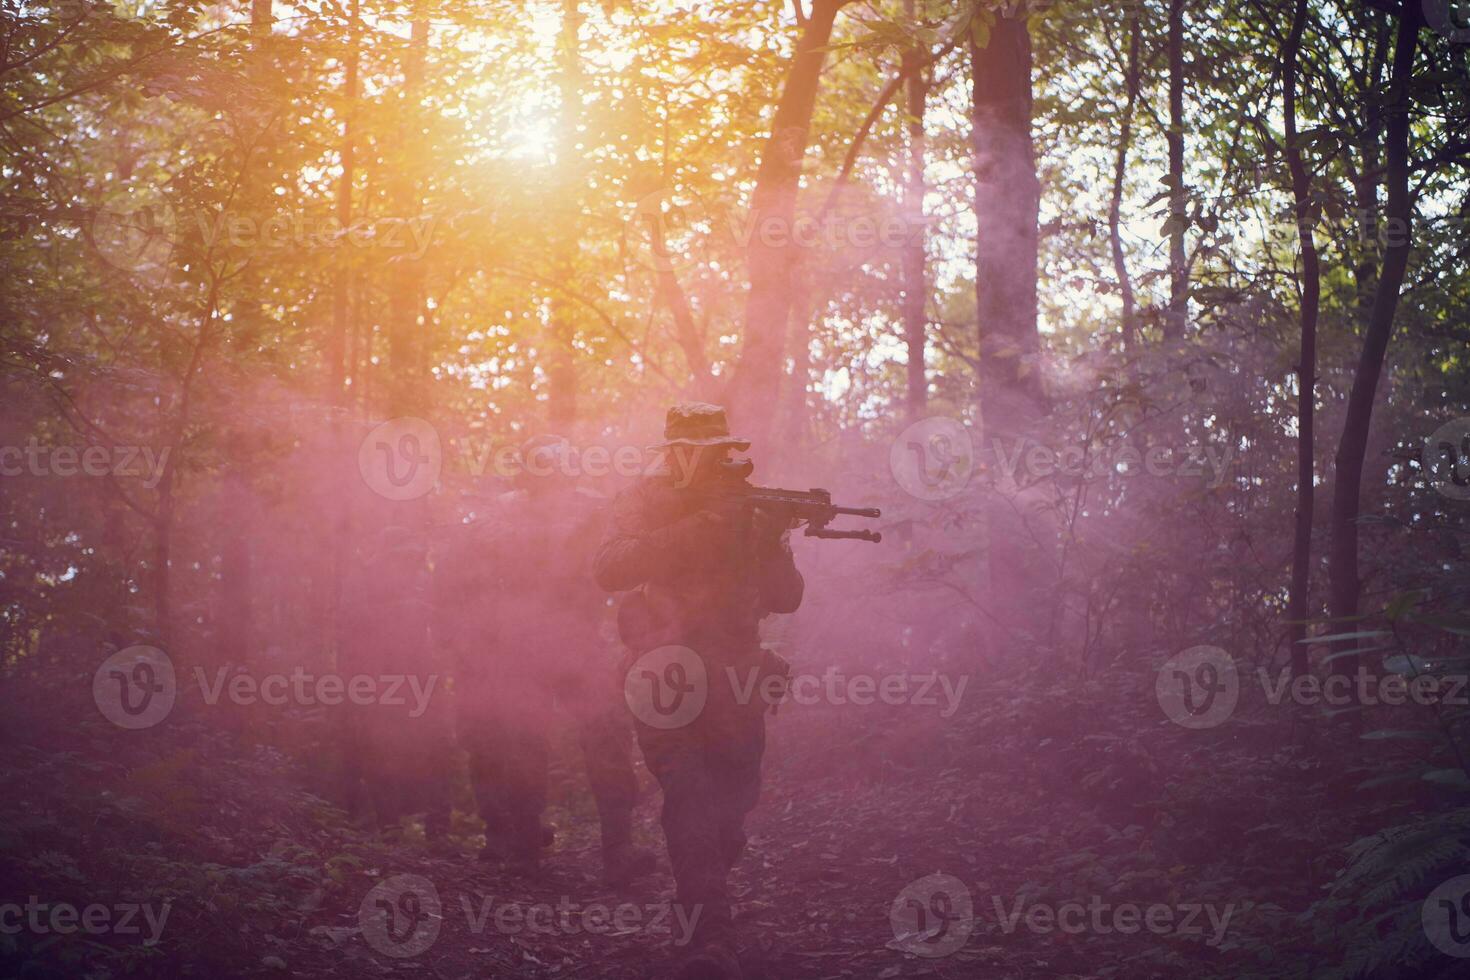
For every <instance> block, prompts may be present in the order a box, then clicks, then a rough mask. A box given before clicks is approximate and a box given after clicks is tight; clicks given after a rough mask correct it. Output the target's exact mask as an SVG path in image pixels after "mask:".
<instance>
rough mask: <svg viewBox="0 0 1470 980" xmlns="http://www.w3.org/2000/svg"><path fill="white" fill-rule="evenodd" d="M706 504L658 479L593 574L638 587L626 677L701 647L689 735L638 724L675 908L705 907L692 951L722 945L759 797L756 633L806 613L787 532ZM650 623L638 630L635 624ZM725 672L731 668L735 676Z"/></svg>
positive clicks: (627, 497)
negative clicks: (736, 521) (702, 682)
mask: <svg viewBox="0 0 1470 980" xmlns="http://www.w3.org/2000/svg"><path fill="white" fill-rule="evenodd" d="M700 510H701V501H700V497H699V495H697V494H695V493H691V492H687V491H684V490H681V489H678V488H677V487H675V486H674V481H673V479H672V477H670V476H667V475H652V476H648V477H645V478H644V479H643V480H642V481H640V482H639V483H638V484H636V485H634V486H633V487H631V488H629V489H627V490H625V491H623V493H621V494H620V495H619V496H618V498H617V500H616V502H615V504H614V507H613V515H612V520H611V523H610V526H609V527H608V530H607V533H606V535H605V537H604V538H603V543H602V547H601V548H600V549H599V551H598V554H597V558H596V561H595V563H594V571H595V574H596V577H597V582H598V584H599V585H601V586H602V587H603V588H605V589H607V590H609V591H625V590H637V591H636V592H635V593H634V594H633V595H632V596H629V597H628V598H625V599H624V602H623V609H622V610H621V611H620V613H619V622H620V625H622V626H623V628H624V640H625V641H626V642H628V644H629V647H630V650H629V656H628V657H627V658H626V659H625V662H624V663H625V670H626V668H627V667H628V666H630V665H631V663H632V662H633V661H634V660H635V659H636V657H637V656H638V655H639V654H641V653H643V652H646V651H648V650H651V649H654V648H656V647H660V646H665V645H680V646H685V647H688V648H690V649H692V650H694V651H695V652H696V653H697V654H698V655H699V656H700V658H701V659H702V660H703V662H704V666H705V674H706V678H707V681H708V692H707V699H706V702H705V705H704V707H703V709H702V710H701V711H700V712H699V714H698V715H697V716H696V717H695V718H694V719H693V720H692V721H691V722H689V723H688V724H686V725H683V726H682V727H677V728H669V729H660V728H654V727H651V726H649V725H647V724H645V723H644V722H643V721H642V720H639V721H637V722H636V723H635V727H636V729H637V732H638V741H639V744H640V746H641V747H642V749H643V754H644V758H645V760H646V761H647V763H648V767H649V769H650V770H651V771H652V772H653V774H654V776H655V777H656V778H657V779H658V781H659V785H660V786H661V787H662V789H663V795H664V805H663V817H662V820H663V829H664V836H665V838H666V840H667V843H668V850H669V859H670V862H671V863H672V865H673V871H674V879H675V882H676V884H677V886H678V900H679V901H680V903H682V904H683V905H685V907H687V908H691V909H694V908H698V909H699V915H700V918H699V920H698V925H697V927H696V932H695V943H696V946H698V945H700V944H707V943H711V942H727V941H728V935H727V934H728V931H729V927H730V921H731V911H730V900H729V894H728V885H727V879H728V877H729V872H730V869H731V868H732V867H733V866H734V864H735V862H736V860H737V859H738V858H739V857H740V854H741V852H742V851H743V850H744V847H745V840H746V839H745V833H744V829H743V825H744V821H745V815H746V814H747V813H748V812H749V811H750V810H751V809H752V808H754V806H755V803H756V800H757V798H758V797H759V795H760V764H761V755H762V753H763V751H764V749H765V719H764V713H765V709H766V707H767V705H766V703H765V701H763V700H762V699H761V698H760V697H759V696H755V697H748V698H746V699H745V703H741V702H740V699H739V698H738V697H737V690H739V688H738V687H737V686H735V685H733V684H732V680H736V681H738V682H739V683H740V684H744V683H745V682H746V679H747V678H748V677H749V676H750V675H749V673H748V672H749V671H750V670H752V669H753V670H756V671H762V670H763V669H765V668H766V667H767V665H768V662H769V657H768V655H767V654H766V653H765V652H764V651H763V650H762V648H761V646H760V640H759V635H758V631H757V625H758V623H759V622H760V620H761V619H762V618H763V617H764V616H765V615H767V614H768V613H772V612H792V611H794V610H795V609H796V607H797V606H798V605H800V604H801V597H802V590H803V582H802V577H801V574H800V573H799V572H798V571H797V570H796V566H795V564H794V562H793V561H792V556H791V549H790V545H789V543H788V541H787V536H786V534H785V533H779V534H775V535H770V536H767V537H765V538H760V537H758V536H752V535H751V534H749V533H741V532H740V531H739V530H738V529H737V528H735V527H732V526H717V525H714V524H711V523H710V522H709V521H707V520H705V519H704V518H702V517H701V515H700V513H699V512H700ZM639 620H642V621H643V622H645V623H650V624H655V625H653V626H652V627H651V628H649V629H640V628H639V627H637V626H633V625H630V623H633V622H636V621H639ZM727 668H732V669H733V678H732V674H731V672H730V671H729V670H727Z"/></svg>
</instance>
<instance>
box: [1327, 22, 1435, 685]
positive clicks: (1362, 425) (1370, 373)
mask: <svg viewBox="0 0 1470 980" xmlns="http://www.w3.org/2000/svg"><path fill="white" fill-rule="evenodd" d="M1398 17H1399V23H1398V33H1397V36H1396V38H1395V41H1394V51H1393V62H1392V68H1391V70H1390V76H1389V87H1388V100H1387V107H1386V117H1387V118H1386V126H1385V133H1384V154H1385V159H1386V166H1385V175H1384V182H1385V184H1386V189H1387V200H1386V202H1385V205H1384V215H1385V216H1386V218H1387V219H1388V228H1389V230H1390V231H1391V232H1392V235H1391V237H1390V238H1389V239H1388V240H1387V243H1386V247H1385V248H1384V251H1383V265H1382V268H1381V269H1380V270H1379V274H1378V281H1377V284H1376V286H1375V288H1374V293H1373V306H1372V309H1371V311H1370V313H1369V316H1368V322H1367V325H1366V329H1365V331H1364V335H1363V351H1362V354H1361V355H1360V356H1359V358H1358V367H1357V371H1356V373H1355V374H1354V376H1353V386H1352V390H1351V391H1350V392H1349V394H1348V403H1347V414H1346V417H1345V419H1344V421H1343V430H1342V440H1341V441H1340V442H1339V443H1338V446H1337V456H1336V471H1335V474H1334V481H1333V497H1332V544H1331V550H1330V552H1329V556H1328V593H1329V598H1330V607H1331V613H1332V617H1333V620H1334V628H1335V630H1337V631H1352V630H1353V629H1354V623H1355V621H1356V620H1357V617H1358V600H1359V590H1360V581H1359V578H1358V524H1357V521H1358V512H1359V506H1360V499H1361V496H1362V482H1363V464H1364V462H1365V458H1366V455H1367V447H1368V434H1369V427H1370V424H1371V422H1372V419H1373V401H1374V397H1375V395H1376V394H1377V391H1378V379H1379V377H1380V376H1381V374H1382V373H1383V361H1384V356H1385V354H1386V353H1387V351H1388V342H1389V340H1390V339H1391V337H1392V335H1393V319H1394V313H1395V312H1396V310H1397V308H1398V300H1399V289H1400V288H1401V287H1402V285H1403V281H1404V273H1405V271H1406V269H1407V268H1408V262H1409V248H1410V239H1411V237H1412V225H1411V221H1412V218H1413V208H1412V204H1411V202H1410V200H1409V81H1410V77H1411V75H1412V73H1413V68H1414V49H1415V46H1416V44H1417V41H1418V33H1419V27H1420V25H1421V23H1422V12H1421V11H1420V8H1419V5H1418V4H1415V3H1409V4H1405V5H1404V6H1403V8H1402V11H1401V12H1400V14H1399V15H1398ZM1357 645H1358V644H1357V641H1354V640H1345V641H1342V642H1341V643H1340V644H1339V645H1338V646H1339V651H1345V650H1350V649H1352V648H1353V647H1354V646H1357ZM1357 667H1358V657H1357V656H1355V655H1354V656H1345V657H1341V658H1339V659H1337V660H1335V661H1334V662H1333V669H1334V672H1335V673H1342V674H1349V675H1351V674H1354V673H1356V672H1357Z"/></svg>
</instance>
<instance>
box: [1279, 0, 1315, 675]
mask: <svg viewBox="0 0 1470 980" xmlns="http://www.w3.org/2000/svg"><path fill="white" fill-rule="evenodd" d="M1306 26H1307V0H1297V3H1296V14H1295V16H1294V17H1293V19H1292V22H1291V32H1290V33H1289V34H1288V35H1287V38H1286V51H1285V53H1284V56H1283V60H1284V62H1285V64H1284V78H1283V81H1282V103H1283V104H1282V112H1283V114H1284V116H1285V119H1286V164H1287V167H1288V168H1289V169H1290V171H1291V193H1292V197H1293V199H1294V200H1295V202H1296V224H1297V235H1298V237H1299V238H1300V241H1301V250H1302V308H1301V353H1300V356H1299V359H1298V362H1297V389H1298V392H1297V448H1296V453H1297V464H1296V471H1297V472H1296V480H1297V485H1296V529H1295V533H1294V535H1293V539H1292V549H1291V589H1290V592H1289V593H1288V596H1287V602H1286V617H1287V619H1288V620H1289V621H1290V626H1289V628H1288V630H1287V636H1288V638H1289V640H1290V645H1291V672H1292V675H1293V676H1294V677H1300V676H1302V675H1304V674H1306V673H1307V669H1308V665H1307V648H1306V646H1305V645H1304V644H1303V641H1304V640H1305V639H1306V638H1307V623H1306V620H1307V617H1308V612H1309V608H1310V607H1309V603H1308V598H1309V595H1310V590H1311V577H1312V575H1311V570H1312V565H1311V562H1312V513H1313V508H1314V504H1315V491H1314V488H1313V485H1312V483H1313V480H1314V478H1315V476H1314V474H1315V469H1316V467H1315V466H1314V463H1313V447H1314V434H1313V423H1314V414H1315V408H1316V406H1315V401H1316V396H1317V306H1318V301H1319V299H1320V297H1321V289H1322V286H1321V269H1320V266H1319V263H1318V259H1317V245H1316V242H1315V241H1313V239H1312V226H1313V225H1314V223H1315V212H1314V209H1313V207H1312V178H1311V175H1310V174H1309V173H1308V172H1307V167H1306V164H1305V162H1304V161H1303V159H1302V149H1301V144H1300V143H1299V142H1298V139H1297V124H1296V86H1297V67H1298V61H1299V59H1300V56H1301V46H1302V35H1303V34H1304V33H1305V31H1306Z"/></svg>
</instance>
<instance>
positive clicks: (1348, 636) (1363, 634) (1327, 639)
mask: <svg viewBox="0 0 1470 980" xmlns="http://www.w3.org/2000/svg"><path fill="white" fill-rule="evenodd" d="M1388 635H1389V634H1388V630H1360V631H1358V632H1357V633H1330V634H1328V635H1327V636H1309V637H1307V638H1306V639H1305V640H1302V642H1303V643H1337V642H1338V641H1339V640H1362V639H1366V638H1368V637H1372V638H1374V639H1378V638H1379V637H1384V636H1388Z"/></svg>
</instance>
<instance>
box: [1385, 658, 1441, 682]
mask: <svg viewBox="0 0 1470 980" xmlns="http://www.w3.org/2000/svg"><path fill="white" fill-rule="evenodd" d="M1383 669H1384V670H1386V671H1388V672H1389V673H1391V674H1404V675H1406V676H1409V677H1414V676H1417V675H1419V674H1427V673H1429V671H1430V670H1431V669H1432V668H1431V666H1430V663H1429V661H1428V660H1425V659H1424V658H1423V657H1416V656H1414V655H1413V654H1412V653H1399V654H1395V655H1394V656H1392V657H1385V658H1384V660H1383Z"/></svg>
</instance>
